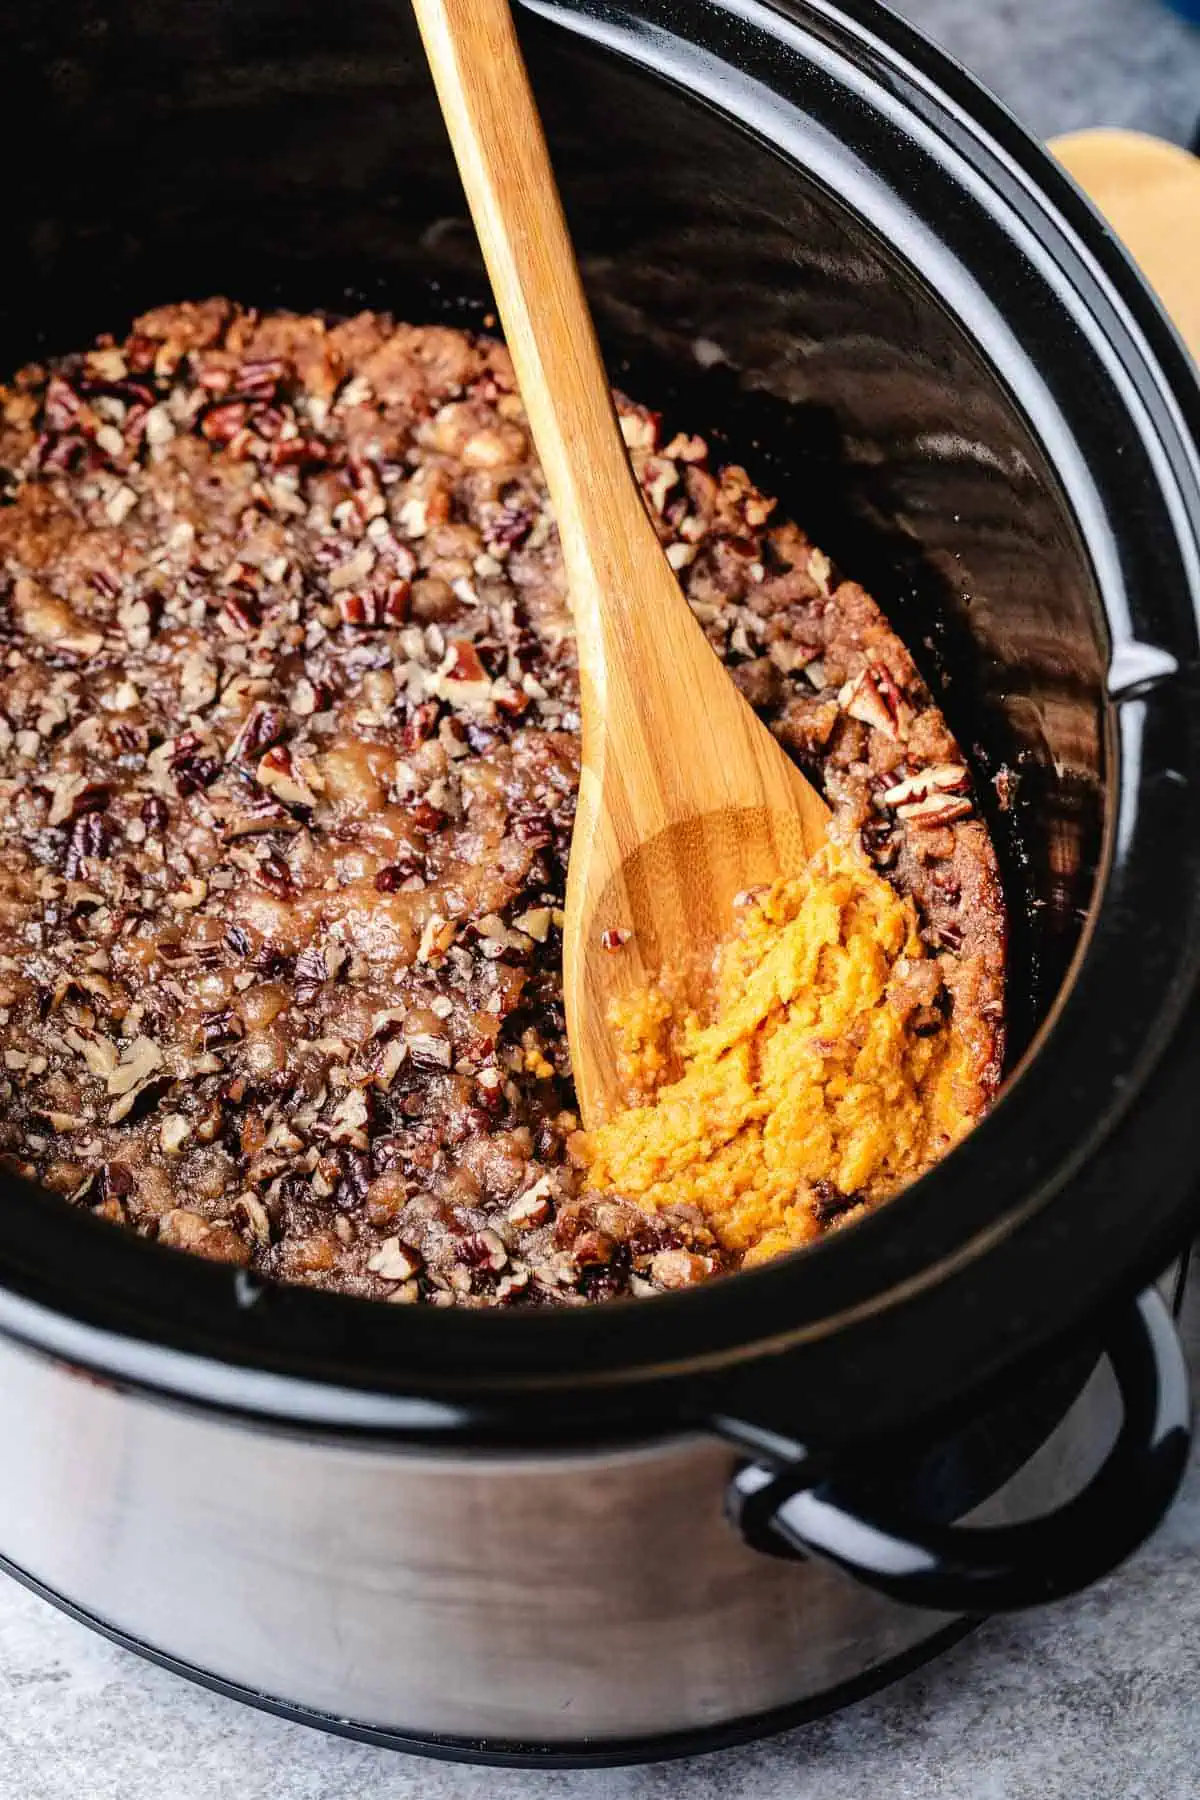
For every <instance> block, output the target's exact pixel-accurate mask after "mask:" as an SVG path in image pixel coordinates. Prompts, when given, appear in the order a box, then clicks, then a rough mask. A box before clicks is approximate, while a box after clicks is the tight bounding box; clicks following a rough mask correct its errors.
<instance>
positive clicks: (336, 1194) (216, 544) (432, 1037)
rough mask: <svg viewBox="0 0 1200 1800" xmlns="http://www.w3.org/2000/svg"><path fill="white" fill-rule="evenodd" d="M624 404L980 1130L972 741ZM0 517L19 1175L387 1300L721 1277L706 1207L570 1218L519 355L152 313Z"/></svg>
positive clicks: (749, 502)
mask: <svg viewBox="0 0 1200 1800" xmlns="http://www.w3.org/2000/svg"><path fill="white" fill-rule="evenodd" d="M619 405H620V411H621V417H622V424H623V429H624V432H625V436H626V441H627V443H628V444H629V446H630V451H631V456H632V459H633V463H634V467H635V469H636V470H637V473H638V476H639V479H640V480H641V482H642V484H643V487H644V489H645V491H646V493H647V495H648V497H649V499H650V502H651V505H652V507H653V509H654V513H655V517H656V519H657V521H658V524H659V530H660V535H661V537H662V540H663V542H664V545H665V546H666V549H667V554H668V556H669V558H670V560H671V562H672V564H673V566H674V567H675V568H676V569H677V571H678V572H679V575H680V579H681V581H682V583H683V585H684V588H685V591H686V592H687V595H688V598H689V600H690V602H691V605H692V608H693V611H694V612H695V614H696V616H697V618H698V619H699V620H700V622H701V624H702V625H703V626H704V629H705V630H706V632H707V633H708V635H709V638H710V640H711V642H712V643H713V645H714V648H715V649H716V650H717V652H718V653H719V654H720V655H721V656H722V657H723V659H724V660H725V661H726V663H727V664H728V666H729V667H730V669H731V672H732V674H733V676H734V679H735V680H737V681H738V682H739V684H740V685H741V687H742V688H743V691H744V692H745V693H746V694H747V697H748V698H749V699H750V701H751V703H752V704H753V705H755V706H756V707H757V709H758V710H759V712H760V713H761V715H762V716H763V717H764V718H765V719H766V720H767V721H768V723H769V724H770V725H771V727H772V728H773V729H774V730H775V732H776V734H777V735H778V737H779V738H780V740H781V742H782V743H783V744H784V745H785V746H786V747H787V748H788V749H789V750H790V751H791V752H792V753H793V754H794V755H795V756H796V757H797V758H798V759H799V760H800V761H801V762H802V764H803V766H804V767H805V768H806V770H807V771H808V772H809V773H810V774H812V775H813V776H814V777H816V778H817V779H818V780H820V781H821V782H822V784H823V786H824V788H825V791H826V793H827V795H828V797H829V799H830V801H831V804H832V805H833V807H834V811H835V816H836V818H837V820H838V823H839V828H840V829H842V830H844V832H845V833H846V834H848V835H849V836H852V837H853V838H855V839H856V841H858V842H859V843H860V844H861V845H862V847H863V848H864V849H865V851H866V853H867V854H868V856H869V857H870V858H871V860H872V861H873V863H874V865H875V867H876V868H877V869H879V870H880V871H881V872H882V873H883V874H885V875H886V877H887V879H888V880H889V881H890V882H891V883H892V884H893V886H894V887H895V888H896V889H897V891H899V892H902V893H905V894H911V896H912V897H913V900H914V902H915V905H916V907H917V915H918V918H919V921H920V930H921V935H922V940H923V942H924V944H925V946H926V948H927V950H928V952H929V958H928V961H929V965H930V967H931V968H932V969H933V970H934V972H935V974H936V989H937V991H936V994H932V996H931V999H930V1001H929V1005H930V1006H931V1007H935V1006H936V1007H937V1008H940V1009H941V1013H942V1014H943V1015H944V1014H945V1013H946V1012H947V1011H951V1012H953V1015H954V1018H955V1022H956V1027H957V1029H958V1030H959V1032H960V1034H961V1036H962V1038H963V1041H964V1042H965V1043H966V1044H967V1045H968V1047H969V1054H968V1058H967V1075H966V1077H965V1079H966V1081H967V1093H968V1100H969V1104H970V1106H971V1107H973V1108H974V1109H975V1110H976V1111H979V1110H982V1109H983V1107H984V1106H985V1105H986V1103H987V1101H988V1099H989V1098H990V1097H991V1095H992V1093H993V1092H994V1089H995V1085H996V1082H997V1079H998V1072H999V1062H1000V1054H1001V1025H1002V1016H1001V1015H1002V993H1003V988H1002V981H1003V911H1002V905H1001V899H1000V893H999V887H998V883H997V878H996V871H995V864H994V858H993V855H992V851H991V847H990V845H989V843H988V839H987V836H986V832H985V830H984V828H983V826H982V824H981V823H980V821H979V820H978V818H977V817H976V816H975V814H974V811H973V804H972V795H971V784H970V781H969V777H968V775H967V771H966V768H965V765H964V763H963V759H962V756H961V754H960V752H959V750H958V748H957V746H956V744H955V743H954V740H953V739H952V738H951V736H950V734H949V733H948V731H947V729H946V727H945V724H944V721H943V720H942V718H941V715H940V714H939V713H938V711H937V709H936V708H935V707H934V706H933V705H932V703H931V700H930V697H929V694H928V692H927V690H926V689H925V688H924V686H923V684H922V682H921V681H920V678H919V677H918V675H917V673H916V670H915V668H914V667H913V664H912V662H911V660H910V658H909V657H908V654H907V652H906V651H905V650H904V648H903V646H902V645H901V644H900V643H899V641H898V640H897V639H896V637H895V636H894V634H893V633H892V632H891V631H890V629H889V628H888V626H887V624H886V622H885V621H884V619H883V618H882V616H881V615H880V613H879V611H878V609H877V608H876V607H875V605H874V603H873V602H872V601H871V600H870V599H869V598H868V596H867V595H866V594H865V593H863V591H862V589H861V588H859V587H857V586H855V585H854V584H853V583H850V582H840V581H838V580H837V579H836V578H835V576H834V573H833V571H832V569H831V567H830V565H829V562H828V560H827V559H826V558H825V557H824V556H823V555H822V554H821V552H820V551H818V550H817V549H816V548H815V547H814V546H813V545H812V544H811V543H810V542H809V540H808V539H807V537H806V536H805V535H804V533H803V532H802V531H800V529H799V528H798V527H797V526H795V525H793V524H789V523H787V522H781V521H778V520H777V518H776V511H777V509H776V508H775V506H774V503H773V502H772V501H771V500H769V499H767V498H765V497H764V496H763V495H762V494H760V493H759V492H758V490H757V489H756V488H755V487H754V486H753V485H752V483H751V482H750V480H749V478H748V477H747V476H746V474H745V472H744V471H742V470H740V469H737V468H726V469H716V468H714V467H712V466H711V464H710V462H709V458H708V452H707V448H706V446H705V444H704V442H703V440H702V439H700V438H697V437H694V436H690V435H689V436H683V435H680V436H676V437H673V438H671V439H670V440H669V441H668V442H666V443H665V444H662V443H661V442H660V439H661V436H662V434H661V432H660V429H659V425H658V422H657V420H656V418H655V416H654V415H652V414H651V413H649V412H647V411H645V410H644V409H642V408H639V407H636V406H634V405H632V404H631V403H629V402H627V401H624V400H621V401H620V402H619ZM0 500H2V502H3V503H2V504H0V918H2V919H3V925H4V930H3V934H2V936H0V1152H2V1153H3V1155H4V1157H5V1160H6V1161H7V1162H8V1163H9V1164H10V1165H11V1166H13V1167H15V1168H16V1169H18V1170H20V1171H21V1172H22V1173H23V1174H25V1175H27V1176H29V1177H30V1178H32V1179H36V1180H39V1181H41V1182H43V1183H44V1184H45V1185H47V1186H48V1187H50V1188H52V1189H53V1190H55V1191H56V1192H58V1193H59V1194H61V1195H62V1196H63V1197H64V1199H65V1200H67V1201H69V1202H71V1203H72V1204H75V1205H78V1206H81V1207H85V1208H88V1209H90V1210H92V1211H94V1212H95V1213H97V1214H98V1215H99V1216H101V1217H103V1218H105V1219H108V1220H111V1221H113V1222H114V1223H117V1224H121V1225H124V1226H126V1227H128V1228H131V1229H133V1230H136V1231H138V1232H141V1233H142V1234H144V1235H147V1236H154V1237H157V1239H158V1240H159V1241H160V1242H162V1243H165V1244H168V1245H173V1246H175V1247H177V1248H182V1249H187V1250H191V1251H195V1252H199V1253H200V1254H202V1255H206V1256H209V1257H213V1258H217V1259H220V1260H224V1261H229V1262H233V1263H238V1264H244V1265H250V1266H253V1267H254V1268H255V1269H257V1270H259V1271H261V1272H262V1273H263V1274H265V1275H267V1276H269V1277H273V1278H277V1279H280V1280H285V1281H301V1282H306V1283H309V1284H312V1285H317V1286H325V1287H333V1288H338V1289H341V1290H343V1291H348V1292H353V1293H358V1294H364V1295H371V1296H376V1297H379V1298H382V1299H390V1300H393V1301H395V1302H397V1303H401V1304H408V1303H416V1302H425V1303H432V1304H437V1305H452V1304H468V1305H484V1304H518V1303H520V1304H530V1303H554V1304H568V1305H569V1304H575V1305H578V1304H583V1303H585V1302H587V1301H589V1300H592V1299H598V1298H603V1297H607V1296H611V1295H618V1294H627V1293H642V1292H654V1291H659V1290H662V1289H665V1288H674V1287H679V1286H684V1285H688V1284H689V1283H690V1282H693V1281H696V1280H701V1279H706V1278H708V1276H710V1275H711V1274H714V1273H717V1272H719V1271H721V1270H723V1269H726V1268H729V1267H732V1266H736V1264H737V1262H738V1260H739V1258H738V1255H737V1253H736V1252H731V1251H730V1250H728V1249H727V1248H722V1247H721V1246H720V1245H719V1244H718V1243H717V1241H716V1239H715V1237H714V1236H713V1234H712V1232H711V1231H710V1229H709V1228H708V1226H707V1225H706V1224H705V1222H704V1220H703V1218H702V1217H701V1216H700V1214H699V1213H698V1212H697V1211H696V1210H694V1209H692V1208H690V1207H687V1206H677V1207H669V1206H668V1207H664V1208H663V1209H662V1210H660V1211H658V1212H655V1213H654V1214H648V1213H646V1212H645V1211H643V1210H641V1209H640V1208H638V1207H637V1206H635V1205H633V1204H631V1203H630V1202H629V1201H628V1200H626V1199H623V1198H612V1197H606V1196H600V1195H598V1194H596V1193H594V1192H591V1191H590V1190H589V1189H588V1188H587V1186H586V1176H585V1172H584V1168H583V1159H582V1157H581V1155H580V1149H579V1140H578V1137H577V1128H578V1121H577V1118H576V1115H575V1100H574V1093H573V1089H572V1085H571V1078H570V1066H569V1059H568V1054H567V1049H566V1043H565V1035H564V1021H563V1013H562V997H561V969H560V959H561V925H562V918H563V913H562V907H563V896H564V892H565V866H566V857H567V850H568V845H569V840H570V832H571V823H572V816H573V810H574V800H575V788H576V782H577V778H578V758H579V736H578V734H579V715H578V688H577V681H576V668H575V660H574V648H573V639H572V631H571V621H570V614H569V611H568V608H567V606H566V602H565V597H564V586H563V577H562V567H561V559H560V555H559V548H558V541H557V535H556V532H555V527H554V523H553V520H552V517H551V515H550V512H549V510H548V506H547V502H546V496H545V488H544V484H543V481H542V478H541V474H540V471H539V469H538V467H537V464H536V461H535V459H534V457H533V455H532V451H531V448H530V443H529V439H528V434H527V430H526V425H525V418H524V413H523V409H522V407H521V404H520V401H519V398H518V397H517V395H516V393H515V391H514V385H513V378H512V371H511V367H510V364H509V361H508V358H507V355H506V353H505V351H504V350H503V348H502V347H501V346H499V345H497V344H496V343H494V342H492V341H490V340H488V339H486V338H480V337H473V336H469V335H467V334H464V333H461V332H458V331H453V330H450V329H447V328H443V327H425V328H419V327H412V326H404V325H396V324H394V323H393V322H392V321H391V320H389V319H387V318H385V317H383V316H380V315H372V314H363V315H360V316H358V317H356V318H353V319H348V320H343V321H341V322H333V321H326V320H324V319H320V318H316V317H307V318H304V317H297V316H293V315H290V314H267V315H260V314H258V313H255V312H252V311H248V310H245V309H242V308H239V307H236V306H234V305H232V304H230V303H228V302H226V301H222V300H213V301H207V302H204V303H203V304H199V305H190V304H188V305H181V306H171V307H165V308H162V309H160V310H158V311H156V312H152V313H148V314H146V315H145V316H144V317H143V318H141V319H140V320H138V322H137V324H136V325H135V327H134V330H133V331H132V333H131V334H130V336H129V337H128V338H127V339H126V340H125V341H124V342H123V343H120V344H118V343H115V342H112V341H111V340H103V341H101V342H100V343H98V344H97V345H96V346H94V347H93V348H92V349H91V350H89V351H86V352H85V353H83V354H80V355H76V356H70V357H65V358H62V359H61V360H59V361H57V362H56V363H54V364H53V365H52V366H48V367H31V368H28V369H25V370H23V371H21V373H20V374H19V375H18V376H17V377H16V378H15V379H14V380H13V382H12V383H11V385H10V386H8V387H7V388H5V389H3V390H0ZM822 1208H823V1209H824V1211H825V1213H826V1214H827V1215H828V1220H829V1222H830V1223H832V1222H833V1221H834V1219H835V1218H836V1216H837V1214H838V1205H837V1203H836V1196H834V1197H831V1198H830V1199H829V1200H828V1202H827V1203H826V1202H822V1206H821V1207H818V1209H817V1210H818V1211H821V1210H822Z"/></svg>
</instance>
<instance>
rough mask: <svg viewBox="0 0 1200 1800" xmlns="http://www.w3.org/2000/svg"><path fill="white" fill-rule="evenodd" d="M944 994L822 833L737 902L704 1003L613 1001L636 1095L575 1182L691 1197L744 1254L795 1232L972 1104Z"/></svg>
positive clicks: (922, 1154) (960, 1043)
mask: <svg viewBox="0 0 1200 1800" xmlns="http://www.w3.org/2000/svg"><path fill="white" fill-rule="evenodd" d="M946 999H947V997H946V996H945V994H944V992H943V990H942V986H941V977H940V974H939V972H938V969H937V963H936V960H935V959H933V958H931V957H929V956H928V955H927V953H926V951H925V947H924V945H923V944H922V942H921V939H920V936H919V935H918V930H917V916H916V912H915V910H914V907H913V904H912V901H911V900H909V899H905V898H902V897H901V896H900V895H898V894H897V893H896V892H895V890H894V889H893V888H891V887H890V886H889V885H888V883H887V882H886V881H884V880H883V879H882V878H881V877H880V876H878V875H877V874H875V873H874V871H873V870H872V869H871V868H870V867H869V866H868V864H867V863H866V861H865V860H864V859H863V858H862V857H860V856H859V855H858V854H857V853H854V852H851V851H849V850H847V849H844V848H841V847H838V846H835V845H832V844H830V845H829V846H827V847H826V848H825V849H824V850H823V851H821V852H820V854H819V855H818V856H817V857H815V858H814V859H813V861H812V863H811V864H810V865H809V867H808V868H807V869H806V870H805V871H804V873H803V874H801V875H800V876H799V877H797V878H796V879H794V880H788V881H783V882H779V883H777V884H776V885H775V886H774V887H773V888H771V889H769V890H768V891H766V892H765V893H762V894H760V895H758V896H756V897H754V898H753V899H751V900H750V901H749V902H748V903H747V904H746V905H745V906H744V907H743V908H741V909H740V911H739V917H738V919H737V921H736V923H735V926H734V929H733V932H732V935H731V936H730V937H729V939H728V940H727V941H726V942H725V943H724V944H723V946H722V947H721V949H720V951H719V953H718V956H717V960H716V972H715V984H714V990H713V998H712V1005H711V1010H710V1016H709V1018H708V1019H707V1021H705V1020H702V1019H700V1018H699V1017H698V1016H696V1015H695V1014H694V1013H692V1014H689V1015H687V1016H684V1017H682V1018H681V1017H680V1016H678V1014H677V1013H676V1011H675V1009H674V1008H673V1006H672V1004H671V1002H670V1001H669V1000H668V999H667V998H666V997H665V995H664V994H663V993H662V992H659V991H650V992H646V993H642V994H639V995H637V996H635V997H634V999H633V1000H631V1001H629V1002H627V1003H625V1004H624V1005H623V1006H622V1007H621V1009H620V1011H619V1013H618V1014H616V1015H614V1021H613V1022H614V1026H615V1028H616V1030H617V1031H618V1034H619V1037H620V1039H621V1044H622V1050H623V1054H624V1057H625V1067H626V1070H627V1072H628V1073H629V1074H630V1076H631V1078H632V1082H633V1085H634V1087H635V1088H636V1089H640V1091H641V1092H642V1093H644V1094H645V1095H646V1101H645V1104H641V1105H634V1106H631V1107H629V1108H628V1109H627V1110H626V1111H624V1112H621V1113H619V1114H618V1115H616V1116H615V1117H614V1118H613V1119H611V1120H609V1121H608V1122H607V1123H606V1124H604V1125H602V1126H601V1127H600V1128H599V1129H598V1130H596V1131H594V1132H592V1133H591V1134H589V1135H588V1137H587V1138H586V1139H585V1140H584V1144H583V1153H584V1155H585V1156H586V1158H587V1160H588V1162H589V1163H590V1170H589V1183H590V1185H591V1186H592V1187H593V1188H595V1189H598V1190H601V1191H607V1192H613V1193H618V1194H620V1195H622V1196H624V1197H626V1198H628V1199H632V1200H634V1201H636V1202H637V1203H638V1204H639V1205H641V1206H643V1207H645V1208H647V1209H648V1210H650V1211H659V1210H661V1209H662V1208H664V1207H667V1206H675V1205H679V1204H683V1205H687V1206H691V1207H695V1208H698V1209H699V1211H700V1212H701V1213H702V1214H703V1216H704V1218H705V1220H706V1222H707V1223H708V1224H709V1226H710V1227H711V1229H712V1230H713V1231H714V1233H715V1234H716V1236H717V1237H718V1238H719V1240H720V1242H721V1243H722V1244H723V1245H724V1247H725V1248H726V1250H728V1251H730V1252H733V1253H735V1254H740V1255H741V1256H742V1257H743V1259H744V1261H745V1263H747V1264H751V1263H756V1262H763V1261H765V1260H766V1259H767V1258H769V1257H772V1256H776V1255H778V1254H780V1253H781V1252H783V1251H786V1250H791V1249H794V1248H796V1247H797V1246H799V1245H802V1244H805V1243H808V1242H809V1241H810V1240H812V1239H814V1238H816V1237H817V1236H818V1235H820V1232H821V1229H822V1226H823V1224H825V1223H827V1222H828V1219H829V1217H830V1209H831V1204H832V1206H833V1207H834V1208H836V1210H837V1212H838V1215H839V1216H840V1217H852V1216H854V1215H855V1214H856V1213H857V1212H858V1211H859V1210H860V1209H861V1208H862V1207H864V1206H868V1205H871V1204H873V1203H876V1202H878V1201H881V1200H884V1199H886V1198H888V1197H889V1196H890V1195H892V1194H894V1193H895V1192H896V1191H897V1190H898V1189H899V1188H902V1187H904V1186H905V1185H906V1184H907V1183H908V1182H910V1181H912V1180H913V1179H914V1178H915V1177H916V1176H918V1175H920V1174H921V1173H922V1172H923V1171H924V1170H925V1169H927V1168H929V1167H930V1165H931V1164H933V1163H934V1162H936V1161H937V1160H938V1158H939V1157H941V1156H943V1155H945V1153H946V1151H947V1150H949V1149H950V1148H951V1146H952V1145H953V1144H955V1143H956V1142H957V1141H958V1140H959V1138H961V1137H962V1136H963V1134H964V1133H965V1132H966V1131H967V1130H968V1129H969V1127H970V1126H971V1124H972V1123H973V1122H974V1120H975V1118H976V1117H977V1116H978V1113H979V1110H980V1108H979V1093H978V1083H977V1078H976V1070H975V1068H974V1062H973V1058H972V1054H971V1050H970V1046H969V1044H968V1043H967V1042H966V1041H965V1039H964V1038H963V1037H962V1036H961V1034H960V1033H959V1032H958V1031H957V1030H956V1029H955V1025H954V1014H953V1008H952V1007H950V1006H949V1005H947V1004H946ZM675 1072H677V1073H675ZM669 1075H673V1076H674V1078H670V1079H668V1076H669Z"/></svg>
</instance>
